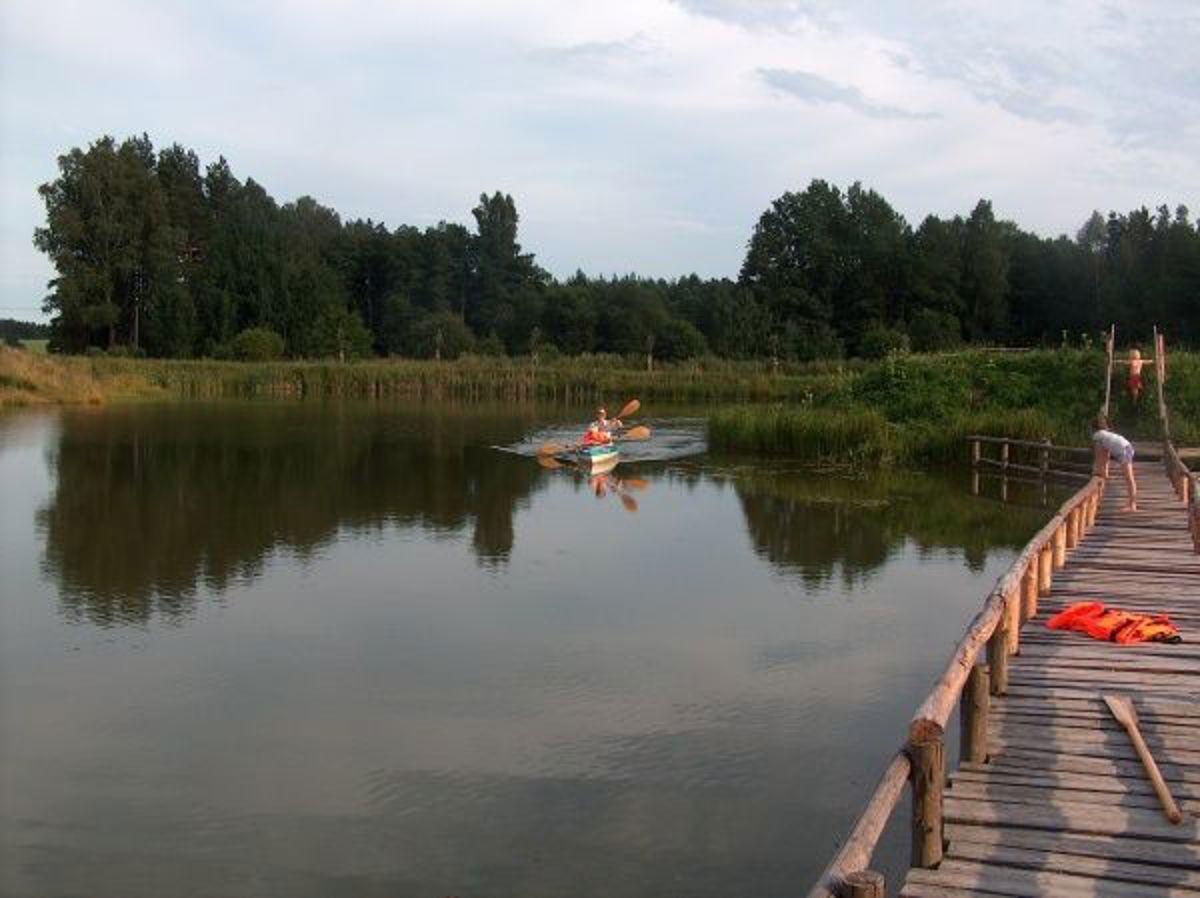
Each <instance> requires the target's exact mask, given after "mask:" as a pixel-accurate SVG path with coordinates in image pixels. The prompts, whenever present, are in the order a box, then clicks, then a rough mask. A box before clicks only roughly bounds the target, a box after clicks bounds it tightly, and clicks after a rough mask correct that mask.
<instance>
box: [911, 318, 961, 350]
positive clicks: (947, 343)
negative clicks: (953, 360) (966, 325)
mask: <svg viewBox="0 0 1200 898" xmlns="http://www.w3.org/2000/svg"><path fill="white" fill-rule="evenodd" d="M908 334H909V336H910V337H911V338H912V347H913V349H915V350H916V351H917V352H937V351H939V350H946V349H957V348H958V347H959V346H960V345H962V329H961V326H960V325H959V323H958V319H957V318H955V317H954V316H953V315H951V314H949V313H948V312H938V311H935V310H933V309H921V310H920V311H919V312H917V313H916V314H915V315H913V317H912V321H910V322H909V323H908Z"/></svg>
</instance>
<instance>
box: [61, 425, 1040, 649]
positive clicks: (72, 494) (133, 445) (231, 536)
mask: <svg viewBox="0 0 1200 898" xmlns="http://www.w3.org/2000/svg"><path fill="white" fill-rule="evenodd" d="M536 414H537V413H536V410H534V409H533V408H531V407H525V408H519V407H518V408H514V407H512V406H496V405H479V404H474V405H456V404H437V405H433V404H425V405H420V404H412V405H399V404H396V405H393V404H371V403H366V402H361V403H344V404H324V403H252V402H239V403H213V404H188V405H169V406H141V407H125V408H118V409H106V410H104V411H99V412H96V411H91V412H85V411H76V412H69V413H65V414H63V415H62V420H61V430H60V435H59V437H58V440H57V442H56V443H55V444H54V445H53V446H52V448H50V449H49V450H48V453H49V462H50V467H51V470H52V471H53V473H54V477H55V485H54V489H53V492H52V494H51V497H50V499H49V501H48V503H47V504H46V506H45V507H44V508H43V509H41V511H40V512H39V513H38V525H39V528H40V531H41V534H42V536H43V538H44V544H45V551H44V556H43V569H44V572H45V573H46V574H47V575H48V576H49V577H50V578H52V579H53V580H54V581H56V583H57V584H58V592H59V596H60V600H61V602H62V604H63V607H64V610H65V612H66V613H67V615H68V616H70V617H73V618H76V619H81V620H84V619H86V620H89V621H92V622H94V623H97V624H101V625H111V624H116V623H135V624H136V623H142V622H145V621H148V620H149V619H151V618H152V617H154V616H161V617H164V618H166V619H168V620H170V619H177V618H180V617H182V616H185V615H187V614H189V613H190V611H191V609H192V607H193V606H194V604H195V596H196V592H197V589H198V586H199V585H200V584H203V586H204V587H205V588H206V589H208V590H209V591H211V592H214V593H220V592H222V591H224V590H225V589H226V588H228V587H229V585H230V584H231V583H235V582H239V581H243V582H244V581H248V580H254V579H256V578H257V577H259V576H260V575H261V574H262V572H263V570H264V567H265V565H266V564H267V562H268V560H269V559H270V558H271V556H272V555H273V554H275V553H278V552H280V551H285V552H289V553H292V554H293V555H294V556H296V557H298V558H299V559H300V560H301V561H305V560H309V559H312V558H313V557H315V556H317V555H318V554H319V553H320V552H321V550H322V548H323V547H325V546H326V545H328V544H329V543H330V542H332V541H333V540H335V539H336V538H337V537H338V535H339V533H349V534H351V535H359V536H361V535H364V534H368V535H369V534H373V533H382V532H384V531H385V530H387V529H389V528H398V529H401V530H405V529H415V530H418V531H420V532H421V533H423V534H425V535H426V536H427V537H432V538H434V539H439V538H443V537H444V538H457V537H458V536H459V535H461V534H462V533H464V531H465V530H466V529H467V528H470V529H471V540H470V545H471V551H472V553H473V556H474V558H475V560H476V562H477V563H479V564H481V565H483V566H485V567H488V568H493V569H499V568H502V567H503V566H504V565H505V564H506V563H507V562H508V559H509V557H510V555H511V552H512V549H513V544H514V540H515V534H514V527H513V520H514V515H515V514H516V512H517V511H518V509H520V508H522V507H525V506H527V505H528V504H529V502H530V500H531V496H532V495H533V493H534V492H536V491H537V490H539V489H542V488H544V487H545V486H546V485H547V484H549V483H551V482H553V479H554V478H557V477H560V476H562V475H566V476H567V477H578V478H581V479H582V480H584V481H585V482H587V483H588V484H589V487H590V489H588V490H587V491H586V493H585V494H590V495H593V496H602V497H604V496H607V497H616V499H618V500H620V502H621V504H622V505H623V506H624V507H625V509H626V510H628V511H636V510H637V509H638V508H639V498H638V496H637V495H635V494H637V493H641V492H642V491H644V490H645V489H646V487H647V486H648V483H649V480H648V479H647V478H651V477H661V478H663V479H664V487H665V489H664V491H663V494H662V495H656V496H655V504H656V505H657V504H658V503H659V502H664V503H670V502H687V501H688V498H689V495H690V493H691V492H692V491H693V490H695V489H697V488H699V487H700V485H701V484H702V483H704V482H705V481H708V482H709V486H710V488H711V487H712V481H714V480H715V481H716V482H717V483H721V484H727V485H728V484H732V487H733V489H734V491H735V493H736V495H737V498H738V500H739V502H740V504H741V510H742V513H743V515H744V517H745V524H746V528H747V532H748V534H749V537H750V541H751V544H752V546H753V547H754V550H755V551H756V553H757V554H758V555H759V556H760V557H761V558H764V559H766V560H767V561H768V562H769V563H770V564H771V565H772V566H773V567H775V568H776V569H778V570H779V571H781V572H782V573H785V574H787V575H790V576H796V577H798V578H800V580H801V581H802V582H804V583H805V584H806V585H807V586H809V587H812V588H817V587H820V586H822V585H824V584H826V583H828V582H829V581H830V580H832V579H833V578H834V577H835V576H840V577H841V579H842V581H843V583H844V584H845V585H847V586H852V585H854V584H855V583H856V582H857V581H859V580H860V579H862V578H865V577H868V576H870V574H871V573H872V572H874V571H876V570H878V569H879V568H880V567H881V566H882V565H884V564H885V563H886V562H887V561H888V559H889V558H890V557H891V556H892V555H894V554H895V552H896V551H897V550H899V549H900V548H901V547H902V546H904V545H905V544H906V543H908V542H912V543H915V544H916V546H917V548H918V551H920V552H923V553H928V552H932V551H936V550H939V549H952V550H959V551H961V552H962V553H963V555H964V556H965V559H966V561H967V564H968V566H969V567H970V568H971V569H972V570H976V571H978V570H980V569H981V568H982V566H983V564H984V561H985V560H986V555H987V552H988V550H989V549H991V548H995V547H1003V548H1006V549H1012V548H1018V547H1020V546H1021V545H1022V544H1023V543H1024V542H1025V540H1026V539H1027V538H1028V536H1029V535H1030V534H1031V533H1032V532H1033V531H1034V530H1036V528H1037V526H1039V524H1040V522H1041V521H1042V520H1043V519H1044V518H1045V517H1047V515H1048V511H1046V510H1044V509H1040V510H1030V509H1012V508H1006V507H1003V506H1000V505H998V504H996V503H988V502H985V501H981V500H979V499H975V498H972V497H971V496H969V495H967V494H966V492H965V491H964V490H958V489H956V488H955V487H954V486H952V485H951V483H950V482H949V481H947V480H946V479H945V478H931V477H928V476H924V475H920V474H905V473H896V472H890V473H889V472H884V473H877V474H873V475H870V476H859V477H848V476H845V475H829V474H820V473H815V472H812V471H795V470H792V471H786V470H779V469H777V468H775V467H771V466H769V465H765V464H761V463H750V464H748V465H745V466H742V467H740V468H739V469H737V470H736V472H735V473H733V474H725V473H723V472H722V470H721V468H720V467H719V466H718V465H717V464H715V463H714V461H713V460H711V459H708V460H705V461H703V462H702V463H701V464H700V465H698V466H688V465H680V464H668V465H667V466H665V467H660V468H659V469H658V470H657V471H655V470H654V468H653V466H651V467H646V466H644V465H643V466H639V465H633V466H622V468H620V469H618V470H617V471H616V472H614V473H611V474H609V475H602V476H600V477H593V478H590V479H588V478H587V477H586V475H584V474H581V473H580V472H576V471H545V470H543V469H542V468H541V467H539V465H538V464H535V463H534V460H533V459H531V458H524V457H520V456H518V455H513V454H509V453H503V452H496V451H495V450H494V448H493V446H494V445H495V444H497V443H518V442H521V441H522V440H524V439H525V438H526V436H527V434H529V433H530V431H531V430H532V429H535V428H536V425H537V423H538V422H537V417H536ZM699 550H700V551H702V550H703V547H700V548H699Z"/></svg>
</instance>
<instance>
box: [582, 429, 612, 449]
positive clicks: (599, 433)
mask: <svg viewBox="0 0 1200 898" xmlns="http://www.w3.org/2000/svg"><path fill="white" fill-rule="evenodd" d="M611 442H612V437H611V436H610V435H609V434H608V431H606V430H589V431H588V432H587V433H585V434H584V435H583V445H585V446H604V445H606V444H608V443H611Z"/></svg>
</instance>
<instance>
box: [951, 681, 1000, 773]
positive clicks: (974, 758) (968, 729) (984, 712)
mask: <svg viewBox="0 0 1200 898" xmlns="http://www.w3.org/2000/svg"><path fill="white" fill-rule="evenodd" d="M990 680H991V677H990V676H989V674H988V669H987V666H986V665H983V664H976V665H975V666H973V667H972V668H971V673H970V674H968V675H967V682H966V684H965V685H964V686H963V691H962V705H961V706H960V708H959V712H958V719H959V725H960V727H961V728H962V729H961V736H960V739H959V744H958V763H959V764H960V765H961V764H968V763H969V764H983V763H985V762H986V761H987V753H988V750H987V742H988V725H987V721H988V711H989V710H990V708H991V704H992V696H991V691H990V690H991V682H990Z"/></svg>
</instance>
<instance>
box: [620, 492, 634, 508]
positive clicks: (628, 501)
mask: <svg viewBox="0 0 1200 898" xmlns="http://www.w3.org/2000/svg"><path fill="white" fill-rule="evenodd" d="M617 495H618V496H620V498H621V504H622V505H624V506H625V510H626V511H637V510H638V504H637V499H635V498H633V496H631V495H629V493H618V494H617Z"/></svg>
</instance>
